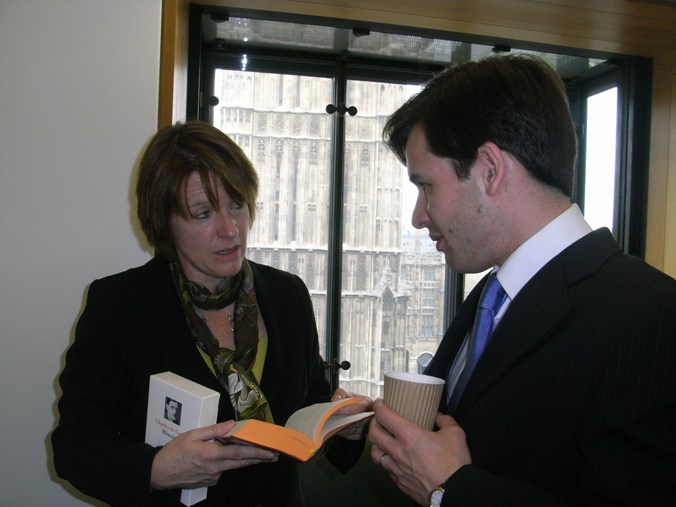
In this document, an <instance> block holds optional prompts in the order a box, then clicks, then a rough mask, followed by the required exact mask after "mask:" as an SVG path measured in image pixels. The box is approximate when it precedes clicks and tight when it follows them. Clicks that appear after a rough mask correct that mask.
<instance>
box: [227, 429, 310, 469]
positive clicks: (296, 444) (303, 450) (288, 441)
mask: <svg viewBox="0 0 676 507" xmlns="http://www.w3.org/2000/svg"><path fill="white" fill-rule="evenodd" d="M228 437H230V438H232V439H236V440H240V441H242V442H247V443H250V444H253V445H257V446H259V447H265V448H268V449H272V450H275V451H279V452H282V453H284V454H288V455H289V456H292V457H294V458H296V459H297V460H299V461H307V460H309V459H310V458H311V457H312V456H313V455H314V453H315V452H316V451H317V449H318V448H319V447H321V445H316V444H315V443H314V442H312V440H311V439H310V438H309V437H307V436H306V435H303V434H302V433H300V432H299V431H296V430H292V429H289V428H285V427H284V426H277V425H275V424H270V423H267V422H264V421H259V420H257V419H247V420H245V421H240V422H238V423H237V424H236V425H235V427H234V428H233V429H231V430H230V431H229V432H228Z"/></svg>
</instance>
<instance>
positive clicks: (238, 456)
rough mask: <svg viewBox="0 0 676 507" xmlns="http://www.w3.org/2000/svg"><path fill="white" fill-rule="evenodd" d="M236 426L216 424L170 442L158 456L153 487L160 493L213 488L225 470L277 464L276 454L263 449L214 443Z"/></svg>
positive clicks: (182, 435) (151, 483) (233, 423)
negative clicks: (173, 490) (175, 489)
mask: <svg viewBox="0 0 676 507" xmlns="http://www.w3.org/2000/svg"><path fill="white" fill-rule="evenodd" d="M234 425H235V422H234V421H227V422H222V423H218V424H213V425H211V426H205V427H204V428H198V429H194V430H190V431H186V432H185V433H183V434H181V435H179V436H177V437H176V438H174V439H173V440H171V441H170V442H169V443H167V444H166V445H165V446H164V447H163V448H162V449H160V451H159V452H158V453H157V454H156V455H155V459H154V460H153V466H152V471H151V475H150V487H151V488H152V489H158V490H159V489H171V488H182V489H193V488H200V487H204V486H213V485H214V484H216V483H217V482H218V479H219V478H220V477H221V473H222V472H224V471H226V470H233V469H236V468H243V467H247V466H251V465H256V464H258V463H268V462H272V461H277V457H278V455H277V454H276V453H274V452H270V451H268V450H265V449H261V448H260V447H254V446H251V445H237V444H227V445H223V444H221V443H219V442H215V441H214V439H216V438H220V437H223V436H225V435H226V434H227V433H228V431H230V430H231V429H232V427H233V426H234Z"/></svg>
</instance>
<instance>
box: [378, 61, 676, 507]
mask: <svg viewBox="0 0 676 507" xmlns="http://www.w3.org/2000/svg"><path fill="white" fill-rule="evenodd" d="M384 137H385V140H386V142H387V143H388V145H389V146H390V148H391V149H392V150H393V151H394V153H395V154H396V155H397V156H398V157H399V158H400V160H402V162H403V163H405V164H406V165H407V168H408V173H409V177H410V180H411V181H412V182H413V183H414V184H415V185H416V186H417V187H418V190H419V192H418V198H417V202H416V206H415V209H414V211H413V217H412V221H413V225H414V226H416V227H419V228H423V227H424V228H427V229H428V230H429V235H430V238H431V239H432V240H433V241H435V242H436V245H437V249H438V250H440V251H443V252H444V254H445V258H446V262H447V263H448V264H449V265H450V266H451V267H452V268H453V269H454V270H456V271H458V272H461V273H475V272H481V271H483V270H487V269H489V268H492V269H491V272H492V275H494V276H495V277H497V282H499V284H497V283H496V281H495V280H492V281H491V282H490V286H491V289H490V290H489V289H486V291H484V287H485V285H486V284H487V280H488V279H489V276H487V277H486V278H484V280H482V281H481V282H480V283H479V284H478V285H477V287H476V288H475V289H474V290H473V291H472V292H471V293H470V295H469V296H468V298H467V300H466V301H465V303H464V304H463V305H462V307H461V308H460V310H459V312H458V315H457V316H456V317H455V319H454V320H453V322H452V323H451V325H450V327H449V329H448V330H447V332H446V335H445V336H444V339H443V341H442V342H441V344H440V346H439V350H438V351H437V353H436V355H435V357H434V359H433V360H432V362H431V363H430V365H429V367H428V369H427V372H426V373H427V374H429V375H434V376H437V377H440V378H443V379H446V392H445V393H444V395H443V397H442V403H441V406H440V412H442V413H441V414H439V415H438V416H437V419H436V425H437V430H436V431H433V432H431V431H426V430H424V429H423V428H421V427H419V426H417V425H415V424H413V423H411V422H409V421H406V420H405V419H403V418H401V417H399V416H398V415H397V414H395V413H394V412H392V411H391V410H389V409H388V408H387V407H386V406H385V405H384V404H383V402H382V400H378V401H376V403H375V404H374V411H375V418H374V420H373V422H372V423H371V428H370V431H369V439H370V440H371V442H372V444H373V446H372V450H371V458H372V459H373V461H374V462H376V463H378V464H379V465H380V466H382V467H383V468H384V469H385V470H386V471H387V472H389V474H390V476H391V477H392V479H393V480H394V482H395V483H396V484H397V486H398V487H399V488H400V489H401V490H402V491H403V492H405V493H406V494H407V495H409V496H410V497H411V498H413V500H415V501H416V502H417V503H418V504H420V505H444V506H457V507H462V506H489V507H492V506H499V505H514V506H519V507H523V506H528V505H537V506H546V505H604V506H607V505H640V506H651V507H655V506H659V505H669V506H672V507H673V506H674V505H676V281H675V280H674V279H672V278H670V277H668V276H667V275H665V274H664V273H662V272H660V271H658V270H656V269H654V268H652V267H650V266H648V265H647V264H646V263H645V262H643V261H641V260H639V259H636V258H633V257H630V256H628V255H625V254H623V253H621V251H620V249H619V248H618V246H617V244H616V243H615V241H614V240H613V237H612V235H611V234H610V231H608V230H607V229H600V230H597V231H592V230H591V228H590V227H589V225H588V224H587V223H586V222H585V221H584V218H583V217H582V215H581V213H580V210H579V209H578V207H577V206H576V205H571V201H570V197H571V194H572V186H573V176H574V165H575V159H576V155H577V142H576V137H575V131H574V128H573V123H572V120H571V117H570V112H569V109H568V103H567V99H566V92H565V88H564V86H563V83H562V82H561V80H560V79H559V78H558V76H557V75H556V73H555V72H554V71H553V70H552V69H550V68H549V67H548V66H547V65H546V64H545V63H544V62H542V61H540V60H538V59H536V58H532V57H524V56H508V57H493V58H489V59H486V60H483V61H481V62H473V63H468V64H465V65H461V66H458V67H454V68H451V69H448V70H446V71H444V72H443V73H441V74H439V75H438V76H436V77H435V78H434V79H432V80H431V81H430V82H429V83H428V84H427V86H426V87H425V88H424V89H423V90H422V91H421V92H420V93H419V94H418V95H417V96H415V97H413V98H412V99H410V100H409V101H408V102H407V103H406V104H405V105H403V106H402V107H401V108H400V109H399V110H397V111H396V112H395V113H394V114H393V115H392V117H391V118H390V119H389V120H388V123H387V125H386V126H385V136H384ZM490 278H492V277H490ZM503 289H504V292H503ZM482 291H484V292H489V291H490V292H491V294H493V295H495V297H494V298H493V299H494V300H495V303H496V304H495V306H494V307H493V308H491V309H490V310H485V309H483V307H484V306H486V305H487V303H486V304H484V303H481V306H482V309H481V310H480V311H481V313H482V314H483V313H486V314H488V315H489V316H488V320H487V321H484V318H483V317H476V319H475V315H478V309H477V306H478V302H479V299H480V295H481V293H482ZM498 295H500V297H498ZM482 301H483V297H482ZM475 320H477V325H476V326H475V327H476V328H477V330H473V329H472V328H473V326H474V321H475ZM478 322H482V324H479V323H478ZM483 322H488V324H486V325H484V324H483ZM479 328H484V329H483V331H482V330H480V329H479ZM482 333H483V336H484V338H483V339H484V341H487V345H486V346H485V348H484V350H483V352H481V351H480V350H479V349H480V348H477V347H476V345H475V344H476V343H479V342H480V341H481V340H482V339H481V338H479V336H480V335H482ZM477 350H478V352H477ZM475 357H479V359H478V361H476V362H475V359H474V358H475ZM472 368H473V370H472ZM463 370H467V371H466V375H464V376H463ZM467 372H469V374H467Z"/></svg>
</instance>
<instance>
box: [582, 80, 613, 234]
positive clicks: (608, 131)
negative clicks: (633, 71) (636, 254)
mask: <svg viewBox="0 0 676 507" xmlns="http://www.w3.org/2000/svg"><path fill="white" fill-rule="evenodd" d="M586 128H587V141H586V146H587V152H586V156H585V179H584V216H585V218H586V219H587V221H588V222H589V224H590V225H591V226H592V227H593V228H594V229H598V228H599V227H608V228H609V229H610V230H611V231H612V230H613V216H614V210H615V146H616V142H617V88H616V87H615V88H610V89H609V90H606V91H604V92H601V93H597V94H596V95H592V96H590V97H589V98H588V99H587V122H586Z"/></svg>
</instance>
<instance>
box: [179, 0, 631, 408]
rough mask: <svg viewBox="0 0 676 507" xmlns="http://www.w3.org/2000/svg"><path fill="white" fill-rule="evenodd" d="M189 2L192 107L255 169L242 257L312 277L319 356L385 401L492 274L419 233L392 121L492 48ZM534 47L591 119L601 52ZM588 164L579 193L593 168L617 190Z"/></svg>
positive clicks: (351, 385) (577, 111)
mask: <svg viewBox="0 0 676 507" xmlns="http://www.w3.org/2000/svg"><path fill="white" fill-rule="evenodd" d="M192 9H193V11H192V17H193V23H191V25H192V26H200V30H193V33H192V35H191V60H190V61H191V69H192V71H191V75H190V83H189V89H188V95H189V96H188V103H189V114H188V116H189V117H198V118H200V119H204V120H208V121H211V122H213V124H214V125H216V126H217V127H218V128H220V129H221V130H223V131H224V132H225V133H227V134H229V135H230V136H232V137H233V138H234V139H235V141H236V142H237V143H238V144H239V145H240V146H241V147H242V148H243V149H244V150H245V152H246V153H247V154H248V155H249V157H250V158H251V160H252V161H253V162H254V165H255V166H256V168H257V170H258V172H259V177H260V181H261V188H260V195H259V197H258V202H257V218H256V223H255V224H254V227H253V229H252V231H251V233H250V236H249V247H248V256H249V258H251V259H252V260H253V261H256V262H261V263H264V264H269V265H272V266H274V267H278V268H280V269H284V270H287V271H291V272H293V273H296V274H298V275H299V276H300V277H301V278H302V279H303V280H304V281H305V283H306V284H307V286H308V288H309V290H310V294H311V297H312V301H313V305H314V309H315V316H316V319H317V325H318V331H319V336H320V342H321V343H320V344H321V347H322V349H323V351H324V357H325V358H326V359H327V360H328V361H330V362H334V363H338V362H340V361H343V360H347V361H350V363H351V367H350V368H349V369H348V370H339V371H337V372H336V371H333V372H332V373H333V375H331V377H332V380H333V382H334V383H335V382H337V380H338V375H339V378H340V384H341V386H342V387H344V388H345V389H347V390H349V391H355V392H360V393H363V394H366V395H369V396H371V397H379V396H382V378H383V373H384V372H385V371H388V370H404V371H421V369H422V368H424V365H426V364H427V363H428V362H429V359H430V358H431V355H432V354H433V353H434V352H435V351H436V348H437V345H438V343H439V342H440V341H441V339H442V337H443V334H444V331H445V329H446V327H447V325H448V322H449V320H450V318H451V317H452V315H453V314H454V312H455V309H456V308H457V307H458V306H459V304H460V303H461V302H462V300H463V299H464V297H465V296H466V295H467V294H468V293H469V291H470V290H471V289H472V288H473V287H474V285H475V284H476V282H477V281H478V280H479V279H480V278H481V277H482V276H483V273H480V274H472V275H466V276H461V275H458V274H455V273H452V272H451V271H450V270H449V269H448V268H447V267H446V265H445V262H444V258H443V254H440V253H439V252H437V251H436V248H435V246H434V244H433V243H432V242H431V241H430V239H429V237H428V236H427V231H425V230H422V231H420V230H417V229H414V228H413V227H412V225H411V220H410V217H411V212H412V208H413V204H414V202H415V197H416V189H415V187H414V186H413V185H412V184H410V183H409V182H408V176H407V172H406V168H404V167H402V166H401V164H400V163H399V162H398V161H397V160H396V159H395V157H394V156H393V155H392V154H391V153H390V152H389V150H388V149H387V148H386V147H385V145H384V144H383V142H382V128H383V126H384V124H385V121H386V120H387V118H388V116H389V115H390V114H391V112H392V111H394V110H395V109H396V108H397V107H398V106H399V105H401V104H402V103H403V102H404V101H405V100H407V99H408V97H410V96H411V95H412V94H414V93H416V92H417V91H418V90H419V89H420V86H421V83H423V82H424V81H425V80H426V79H427V78H428V77H429V76H430V74H431V73H432V72H434V71H436V70H439V69H440V68H441V65H442V64H443V63H446V62H449V61H458V62H462V61H467V60H470V59H478V58H481V57H483V56H487V55H489V54H491V52H492V51H493V49H494V48H493V47H492V46H489V45H481V44H470V43H464V42H463V43H460V42H456V41H452V40H448V39H447V38H444V37H441V36H436V35H437V34H435V36H427V37H422V36H420V35H411V34H397V33H387V32H386V31H379V32H375V31H368V30H366V31H364V30H356V29H352V28H351V27H341V26H338V24H331V23H328V22H326V20H323V21H324V23H318V22H316V21H318V20H309V21H308V20H305V21H303V22H302V23H301V22H299V23H292V22H288V21H276V20H271V19H257V18H256V15H255V13H249V15H248V16H242V17H227V16H223V15H220V16H212V15H210V13H209V12H207V11H206V10H203V9H202V8H199V7H193V8H192ZM226 18H227V19H226ZM195 20H197V21H198V22H195ZM315 22H316V23H315ZM520 51H521V52H532V51H528V50H525V49H524V50H520ZM539 54H540V56H542V57H543V58H544V59H545V60H546V61H548V62H549V63H550V64H551V65H552V66H554V67H555V68H556V69H557V70H558V71H559V73H560V74H561V75H562V76H563V77H564V79H565V80H566V81H567V82H568V83H569V84H570V86H571V97H572V98H573V99H574V100H571V104H572V106H573V113H574V116H576V117H578V118H583V121H582V122H581V123H584V118H586V114H587V112H588V114H589V115H590V118H591V116H592V115H594V114H595V113H594V111H595V109H594V104H595V102H594V101H593V100H591V102H590V103H589V106H587V102H586V101H581V100H579V95H581V94H580V93H579V90H580V89H581V87H580V86H579V82H580V79H581V78H580V76H584V75H585V73H586V72H593V73H594V75H595V76H596V75H599V74H603V69H604V67H605V66H607V65H608V64H607V63H606V62H605V60H603V59H592V58H589V57H573V56H571V55H560V54H555V53H547V54H545V53H539ZM613 65H615V64H613ZM613 68H614V67H613ZM576 93H577V95H576ZM594 117H597V116H594ZM600 117H602V118H607V117H608V115H607V114H606V113H603V114H601V115H600ZM590 123H591V121H590ZM589 142H590V143H592V144H594V145H596V144H597V143H596V141H591V140H590V141H589ZM609 150H610V151H608V150H606V152H605V153H609V152H612V149H609ZM613 156H614V153H613ZM610 164H611V165H613V162H610ZM596 165H597V164H594V166H595V167H596ZM594 171H595V169H594ZM619 172H620V173H622V171H619ZM625 172H626V169H625ZM580 174H581V175H584V174H587V176H588V177H587V178H585V179H584V181H583V182H582V183H581V184H580V185H579V188H578V194H577V199H578V200H579V201H580V202H583V201H582V200H581V199H584V197H585V188H586V189H587V190H588V191H589V192H590V193H594V194H595V193H596V192H597V190H596V188H597V187H592V176H594V177H597V178H599V179H600V181H601V183H600V186H599V187H598V188H601V189H605V187H606V186H608V185H610V186H613V184H610V183H609V181H608V178H609V176H608V174H603V175H601V174H599V175H596V174H594V175H592V170H591V169H587V170H586V172H585V169H584V167H582V168H581V169H580ZM620 179H621V178H619V179H618V181H619V180H620ZM598 200H599V199H598V198H597V197H594V199H593V201H594V202H597V201H598ZM611 201H612V202H611V203H610V204H609V205H606V206H605V209H604V213H606V218H605V219H604V220H606V221H607V216H608V215H607V214H608V212H609V211H608V210H610V214H611V215H613V216H617V215H618V213H622V212H624V211H623V208H622V203H621V202H618V199H617V198H616V195H614V196H613V197H612V198H611ZM587 207H588V208H589V206H587Z"/></svg>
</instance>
